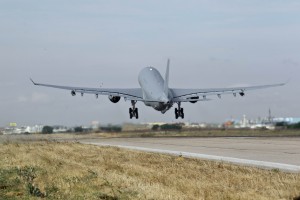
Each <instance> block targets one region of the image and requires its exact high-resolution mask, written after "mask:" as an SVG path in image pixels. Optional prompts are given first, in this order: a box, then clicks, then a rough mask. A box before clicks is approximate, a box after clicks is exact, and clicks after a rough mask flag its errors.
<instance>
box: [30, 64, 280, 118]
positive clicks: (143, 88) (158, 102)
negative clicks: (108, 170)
mask: <svg viewBox="0 0 300 200" xmlns="http://www.w3.org/2000/svg"><path fill="white" fill-rule="evenodd" d="M169 66H170V59H168V61H167V68H166V73H165V79H163V77H162V76H161V74H160V73H159V71H158V70H157V69H155V68H154V67H146V68H144V69H142V70H141V71H140V73H139V75H138V82H139V85H140V88H101V87H100V88H87V87H72V86H61V85H51V84H44V83H36V82H34V81H33V80H32V79H31V78H30V80H31V81H32V83H33V84H34V85H37V86H44V87H51V88H57V89H64V90H70V91H71V95H72V96H75V95H76V93H80V94H81V96H83V95H84V94H94V95H95V96H96V98H98V96H99V95H107V96H108V98H109V100H110V101H111V102H112V103H118V102H119V101H120V99H121V97H123V98H124V100H125V101H127V100H130V101H131V107H130V108H129V117H130V119H132V118H133V117H135V118H136V119H138V118H139V113H138V108H137V107H136V106H135V105H136V103H137V102H138V101H140V102H143V103H144V104H145V105H146V106H150V107H152V108H154V109H155V110H157V111H160V112H161V113H162V114H164V113H166V112H167V111H168V110H169V109H170V108H172V107H173V105H174V104H177V108H175V118H176V119H178V118H182V119H184V109H183V108H182V107H181V103H184V102H190V103H196V102H198V101H209V100H211V99H208V98H207V96H212V95H216V96H218V97H219V98H221V95H222V94H232V95H233V96H234V97H236V96H237V94H239V95H240V96H242V97H243V96H245V92H246V91H248V90H256V89H263V88H270V87H278V86H283V85H285V84H286V83H279V84H271V85H257V86H248V87H230V88H210V89H178V88H169Z"/></svg>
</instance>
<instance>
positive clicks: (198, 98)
mask: <svg viewBox="0 0 300 200" xmlns="http://www.w3.org/2000/svg"><path fill="white" fill-rule="evenodd" d="M188 99H197V100H198V99H199V97H198V96H197V97H190V98H188ZM190 103H197V101H190Z"/></svg>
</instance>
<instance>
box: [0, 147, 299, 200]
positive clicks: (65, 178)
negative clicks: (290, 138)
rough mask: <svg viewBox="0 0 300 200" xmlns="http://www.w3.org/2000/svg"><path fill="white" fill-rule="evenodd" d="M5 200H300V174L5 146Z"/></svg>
mask: <svg viewBox="0 0 300 200" xmlns="http://www.w3.org/2000/svg"><path fill="white" fill-rule="evenodd" d="M0 161H1V162H0V199H37V198H43V197H45V198H47V199H110V200H118V199H300V174H293V173H284V172H280V171H279V170H276V169H275V170H262V169H257V168H251V167H244V166H236V165H230V164H226V163H220V162H212V161H206V160H197V159H188V158H183V157H176V156H170V155H162V154H155V153H145V152H138V151H130V150H124V149H120V148H116V147H98V146H92V145H83V144H79V143H67V142H62V143H60V142H48V141H43V142H29V143H11V142H4V143H3V144H1V145H0Z"/></svg>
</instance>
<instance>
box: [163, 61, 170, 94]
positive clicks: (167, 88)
mask: <svg viewBox="0 0 300 200" xmlns="http://www.w3.org/2000/svg"><path fill="white" fill-rule="evenodd" d="M169 67H170V59H168V62H167V69H166V75H165V85H164V92H165V95H166V96H169Z"/></svg>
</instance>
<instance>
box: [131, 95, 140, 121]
mask: <svg viewBox="0 0 300 200" xmlns="http://www.w3.org/2000/svg"><path fill="white" fill-rule="evenodd" d="M135 104H136V101H134V100H131V105H132V108H129V117H130V119H132V117H135V118H136V119H138V118H139V111H138V108H136V107H135Z"/></svg>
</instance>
